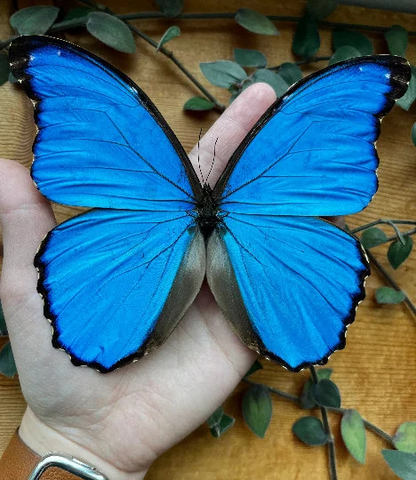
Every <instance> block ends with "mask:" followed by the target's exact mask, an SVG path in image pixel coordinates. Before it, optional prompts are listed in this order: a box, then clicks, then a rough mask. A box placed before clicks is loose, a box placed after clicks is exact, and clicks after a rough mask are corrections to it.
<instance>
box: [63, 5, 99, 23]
mask: <svg viewBox="0 0 416 480" xmlns="http://www.w3.org/2000/svg"><path fill="white" fill-rule="evenodd" d="M93 11H94V10H93V9H92V8H90V7H75V8H72V9H71V10H70V11H69V12H68V13H67V14H66V15H65V18H64V21H67V20H78V19H81V18H84V17H86V16H87V15H88V14H89V13H91V12H93Z"/></svg>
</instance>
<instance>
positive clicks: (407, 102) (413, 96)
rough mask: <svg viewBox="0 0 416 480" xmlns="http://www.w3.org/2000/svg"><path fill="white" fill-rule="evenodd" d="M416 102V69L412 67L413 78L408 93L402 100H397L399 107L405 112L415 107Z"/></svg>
mask: <svg viewBox="0 0 416 480" xmlns="http://www.w3.org/2000/svg"><path fill="white" fill-rule="evenodd" d="M415 100H416V68H415V67H414V66H413V65H412V77H411V79H410V82H409V86H408V87H407V90H406V93H405V94H404V95H403V97H402V98H399V99H398V100H397V102H396V103H397V105H399V106H400V107H402V108H403V109H404V110H409V109H410V107H411V106H412V105H413V102H414V101H415Z"/></svg>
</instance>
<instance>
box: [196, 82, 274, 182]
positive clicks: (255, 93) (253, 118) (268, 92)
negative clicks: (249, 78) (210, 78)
mask: <svg viewBox="0 0 416 480" xmlns="http://www.w3.org/2000/svg"><path fill="white" fill-rule="evenodd" d="M275 100H276V95H275V93H274V90H273V89H272V88H271V87H270V86H269V85H267V84H265V83H256V84H254V85H252V86H250V87H249V88H247V89H246V90H244V92H243V93H241V95H239V96H238V98H237V99H236V100H234V102H233V103H232V104H231V105H230V106H229V107H228V108H227V110H225V112H224V113H223V114H222V115H221V117H220V118H219V119H218V120H217V121H216V122H215V123H214V125H213V126H212V127H211V128H210V129H209V130H208V132H207V133H206V134H205V135H204V136H203V138H202V139H201V141H200V142H199V148H198V145H196V146H195V147H194V148H193V149H192V151H191V153H190V155H189V158H190V160H191V162H192V163H193V165H194V168H195V171H196V172H199V168H198V155H199V162H200V165H201V169H202V172H203V174H204V177H205V178H206V176H207V174H208V171H209V170H210V167H211V164H212V161H213V159H214V145H215V143H216V145H215V159H214V164H213V168H212V172H211V173H210V176H209V183H210V184H211V185H214V184H215V182H216V181H217V179H218V177H219V176H220V174H221V172H222V171H223V170H224V167H225V165H226V164H227V162H228V160H229V158H230V157H231V155H232V154H233V153H234V151H235V150H236V148H237V147H238V146H239V145H240V143H241V142H242V141H243V139H244V137H245V136H246V135H247V133H248V132H249V131H250V130H251V128H252V127H253V126H254V124H255V123H256V122H257V120H258V119H259V118H260V117H261V116H262V115H263V113H264V112H265V111H266V110H267V108H268V107H270V105H271V104H272V103H273V102H274V101H275ZM201 180H202V179H201Z"/></svg>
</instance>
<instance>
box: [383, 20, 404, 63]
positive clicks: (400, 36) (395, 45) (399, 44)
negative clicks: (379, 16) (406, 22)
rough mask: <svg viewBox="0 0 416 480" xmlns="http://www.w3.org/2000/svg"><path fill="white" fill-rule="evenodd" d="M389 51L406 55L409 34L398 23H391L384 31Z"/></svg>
mask: <svg viewBox="0 0 416 480" xmlns="http://www.w3.org/2000/svg"><path fill="white" fill-rule="evenodd" d="M384 37H385V39H386V41H387V46H388V48H389V52H390V53H391V54H392V55H400V56H402V57H404V56H405V55H406V48H407V44H408V43H409V34H408V33H407V30H406V29H405V28H403V27H401V26H400V25H393V26H392V27H391V28H390V29H389V30H387V32H385V33H384Z"/></svg>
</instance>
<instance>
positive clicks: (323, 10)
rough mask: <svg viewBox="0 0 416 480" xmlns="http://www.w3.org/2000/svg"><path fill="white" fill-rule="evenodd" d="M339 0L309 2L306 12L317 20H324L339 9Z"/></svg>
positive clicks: (314, 0) (313, 0) (311, 0)
mask: <svg viewBox="0 0 416 480" xmlns="http://www.w3.org/2000/svg"><path fill="white" fill-rule="evenodd" d="M337 5H338V2H337V0H308V3H307V4H306V11H307V12H309V13H310V14H311V15H312V17H313V18H315V19H316V20H323V19H324V18H326V17H328V15H331V13H333V12H334V11H335V9H336V8H337Z"/></svg>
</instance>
